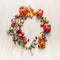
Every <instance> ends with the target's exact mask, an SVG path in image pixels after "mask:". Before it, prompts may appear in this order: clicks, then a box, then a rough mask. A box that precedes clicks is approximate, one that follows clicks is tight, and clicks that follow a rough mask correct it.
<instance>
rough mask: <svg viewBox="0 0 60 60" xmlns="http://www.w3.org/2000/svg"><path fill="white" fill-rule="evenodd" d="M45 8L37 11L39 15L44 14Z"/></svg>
mask: <svg viewBox="0 0 60 60" xmlns="http://www.w3.org/2000/svg"><path fill="white" fill-rule="evenodd" d="M43 12H44V11H43V10H42V9H39V10H38V11H37V15H38V16H40V17H42V16H43Z"/></svg>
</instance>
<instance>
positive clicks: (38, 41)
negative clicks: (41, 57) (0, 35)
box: [8, 6, 51, 50]
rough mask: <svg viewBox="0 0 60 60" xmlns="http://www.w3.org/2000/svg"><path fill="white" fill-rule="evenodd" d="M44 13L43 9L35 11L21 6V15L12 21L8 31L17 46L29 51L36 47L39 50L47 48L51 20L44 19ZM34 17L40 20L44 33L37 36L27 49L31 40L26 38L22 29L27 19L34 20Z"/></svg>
mask: <svg viewBox="0 0 60 60" xmlns="http://www.w3.org/2000/svg"><path fill="white" fill-rule="evenodd" d="M43 13H44V11H43V10H42V9H39V10H37V11H34V9H33V8H31V7H30V6H29V7H26V6H21V7H20V8H19V14H16V15H15V17H14V18H12V19H11V26H10V27H9V30H8V34H9V35H10V36H12V38H13V42H14V43H15V44H18V45H19V46H21V47H23V48H25V49H29V50H32V49H33V48H35V47H36V46H38V48H39V49H44V48H45V47H46V42H47V39H46V34H48V33H50V31H51V25H50V24H49V20H48V19H47V18H46V17H43ZM33 16H36V17H37V19H39V20H40V22H41V23H40V26H41V27H42V29H43V31H42V32H41V33H39V35H38V36H35V38H34V40H33V41H32V43H31V45H30V46H29V47H27V46H26V44H27V43H28V42H29V41H30V39H27V38H26V36H25V33H24V32H23V31H22V29H21V27H22V26H23V24H24V21H25V20H27V18H33Z"/></svg>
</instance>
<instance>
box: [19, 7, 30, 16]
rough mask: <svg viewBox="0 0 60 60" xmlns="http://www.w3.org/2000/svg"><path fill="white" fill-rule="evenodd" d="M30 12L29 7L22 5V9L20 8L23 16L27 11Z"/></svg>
mask: <svg viewBox="0 0 60 60" xmlns="http://www.w3.org/2000/svg"><path fill="white" fill-rule="evenodd" d="M28 12H29V10H28V8H27V7H26V6H22V7H21V8H20V9H19V13H20V15H21V16H24V15H26V14H27V13H28Z"/></svg>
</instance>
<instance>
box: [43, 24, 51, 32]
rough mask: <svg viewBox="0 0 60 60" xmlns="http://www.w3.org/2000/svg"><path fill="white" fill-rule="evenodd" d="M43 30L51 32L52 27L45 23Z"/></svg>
mask: <svg viewBox="0 0 60 60" xmlns="http://www.w3.org/2000/svg"><path fill="white" fill-rule="evenodd" d="M43 30H44V32H46V33H49V32H50V31H51V27H50V26H48V25H45V26H44V27H43Z"/></svg>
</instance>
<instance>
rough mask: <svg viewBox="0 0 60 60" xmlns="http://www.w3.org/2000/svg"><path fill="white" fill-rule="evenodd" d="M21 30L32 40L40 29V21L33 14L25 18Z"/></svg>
mask: <svg viewBox="0 0 60 60" xmlns="http://www.w3.org/2000/svg"><path fill="white" fill-rule="evenodd" d="M22 31H24V32H25V36H26V37H27V38H28V39H30V41H32V40H33V39H34V37H35V36H38V35H39V33H40V32H41V31H42V30H41V28H40V21H39V20H37V18H36V17H35V16H34V17H33V18H32V19H31V18H27V20H26V21H25V22H24V25H23V27H22Z"/></svg>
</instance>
